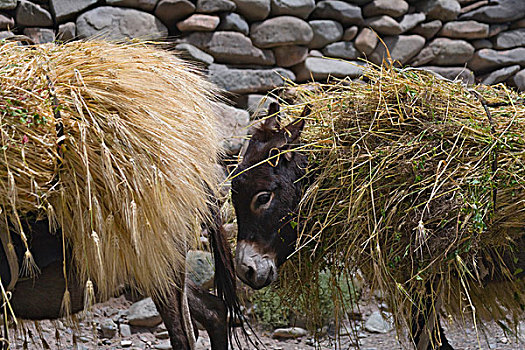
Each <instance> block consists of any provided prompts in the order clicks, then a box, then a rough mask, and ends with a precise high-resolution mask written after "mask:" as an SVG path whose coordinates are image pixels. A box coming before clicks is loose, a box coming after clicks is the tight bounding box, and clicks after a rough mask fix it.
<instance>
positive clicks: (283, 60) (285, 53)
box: [273, 45, 308, 68]
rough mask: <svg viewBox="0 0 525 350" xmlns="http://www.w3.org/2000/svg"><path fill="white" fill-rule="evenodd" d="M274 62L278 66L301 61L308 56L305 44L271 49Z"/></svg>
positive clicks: (288, 65) (292, 64)
mask: <svg viewBox="0 0 525 350" xmlns="http://www.w3.org/2000/svg"><path fill="white" fill-rule="evenodd" d="M273 53H274V55H275V63H276V64H277V65H278V66H280V67H285V68H287V67H291V66H295V65H296V64H298V63H301V62H302V61H304V60H305V59H306V56H308V48H307V47H305V46H296V45H287V46H279V47H276V48H274V49H273Z"/></svg>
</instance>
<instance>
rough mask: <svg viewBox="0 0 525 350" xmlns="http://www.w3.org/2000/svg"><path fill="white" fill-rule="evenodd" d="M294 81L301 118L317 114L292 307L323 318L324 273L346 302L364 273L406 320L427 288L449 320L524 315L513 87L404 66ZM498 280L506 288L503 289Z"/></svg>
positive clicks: (518, 134)
mask: <svg viewBox="0 0 525 350" xmlns="http://www.w3.org/2000/svg"><path fill="white" fill-rule="evenodd" d="M292 89H293V90H294V91H295V98H296V101H297V102H296V103H297V104H295V105H291V106H288V107H287V109H288V113H289V114H290V115H299V113H300V111H302V109H303V108H304V105H306V104H310V105H311V108H312V113H311V115H310V116H309V117H308V119H307V121H306V126H305V130H304V131H303V135H302V141H303V143H304V145H303V146H301V147H300V150H301V151H302V152H304V153H306V154H307V155H308V157H309V169H308V172H309V175H308V176H311V178H312V179H314V180H313V183H312V184H311V185H309V187H308V189H307V190H306V191H305V193H304V196H303V198H302V201H301V204H300V214H299V217H298V223H299V225H300V226H299V227H303V230H302V231H301V232H300V238H299V243H298V251H297V252H296V253H295V255H294V257H293V258H292V260H293V261H292V263H290V264H287V268H285V269H284V271H283V273H282V274H283V275H282V276H281V281H283V282H282V283H283V284H284V287H286V288H285V291H284V292H285V293H287V294H288V295H287V298H292V300H293V301H292V302H291V304H294V303H299V304H300V305H302V306H301V308H302V310H303V311H305V312H311V313H310V314H309V315H310V318H311V319H312V321H313V323H314V324H313V325H315V326H318V325H316V324H315V319H316V313H317V307H316V304H317V299H318V295H316V293H318V291H319V288H318V279H319V278H318V275H319V272H320V271H323V270H331V271H332V272H333V273H332V276H333V281H332V285H333V286H335V287H334V289H333V297H334V299H336V300H337V301H338V303H339V305H340V306H341V310H342V309H343V308H344V306H345V305H343V304H344V303H343V302H342V300H341V299H342V298H341V297H340V296H341V292H340V289H339V288H337V287H336V286H338V285H340V284H341V283H344V281H341V279H343V280H344V279H345V278H344V275H345V274H346V276H349V275H350V274H351V273H352V272H354V271H355V269H356V268H359V269H361V270H362V271H363V273H364V275H365V276H366V279H367V280H368V282H369V283H371V286H372V288H374V289H380V290H382V291H383V292H385V295H386V298H387V300H388V302H389V305H390V307H391V308H392V312H393V314H394V316H395V321H396V324H397V326H398V327H401V326H402V327H407V326H409V325H410V320H411V310H412V307H421V305H423V302H424V299H425V297H427V296H430V297H431V299H432V301H433V306H434V307H435V308H437V309H438V310H439V309H440V305H442V306H443V307H444V308H445V309H446V310H447V311H448V312H449V313H450V314H451V315H464V314H468V313H471V312H473V313H474V317H475V319H477V318H478V317H494V318H497V319H502V318H506V317H508V318H511V320H514V321H515V320H516V317H517V316H518V314H519V313H520V311H521V310H522V308H523V306H524V305H525V299H524V294H525V289H524V288H523V284H522V282H521V281H520V280H519V279H517V278H516V277H515V276H517V275H522V272H523V271H520V270H519V269H517V268H516V267H515V263H516V262H517V261H515V260H513V257H514V254H515V253H517V249H518V247H517V244H518V241H519V240H520V239H521V238H522V237H523V236H525V104H524V102H523V99H522V98H520V96H519V95H518V94H516V93H515V92H512V91H510V90H509V89H507V88H506V87H505V86H502V85H500V86H496V87H489V86H481V85H480V86H476V87H474V88H473V90H469V89H468V88H467V87H465V86H463V85H461V84H460V83H457V82H450V81H447V80H444V79H442V78H441V79H440V78H439V77H437V76H435V75H433V74H431V73H430V72H425V71H416V70H397V69H394V68H372V69H370V70H369V71H368V72H367V73H366V76H365V79H364V80H363V81H360V82H351V81H341V82H338V83H333V84H324V85H323V84H318V85H313V86H312V85H309V86H295V87H292ZM482 100H483V101H485V102H486V104H487V105H488V109H489V112H490V118H491V120H489V116H488V115H487V113H486V111H485V109H484V107H483V105H482V103H481V101H482ZM490 106H493V107H490ZM522 243H523V242H522ZM490 279H499V280H501V281H506V283H507V285H505V286H502V285H501V284H499V285H495V288H492V289H491V286H490V283H487V280H490ZM298 284H299V285H301V286H302V288H301V292H300V293H298V291H297V288H298V287H297V286H298ZM428 289H430V290H431V291H430V292H428ZM346 307H349V305H346ZM398 329H400V328H398Z"/></svg>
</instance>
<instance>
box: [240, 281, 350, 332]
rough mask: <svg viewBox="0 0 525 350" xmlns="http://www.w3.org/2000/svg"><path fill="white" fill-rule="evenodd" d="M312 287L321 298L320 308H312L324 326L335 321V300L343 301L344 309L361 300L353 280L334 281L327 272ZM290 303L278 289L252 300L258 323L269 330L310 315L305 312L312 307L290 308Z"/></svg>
mask: <svg viewBox="0 0 525 350" xmlns="http://www.w3.org/2000/svg"><path fill="white" fill-rule="evenodd" d="M334 284H335V285H334ZM313 288H316V289H317V293H318V298H315V303H316V304H317V305H310V306H311V307H313V308H316V309H318V310H319V319H320V320H321V322H322V324H323V325H326V324H328V323H329V322H330V321H331V320H333V319H334V315H335V311H336V310H335V304H334V299H335V300H343V301H344V304H345V305H344V307H345V308H348V307H349V306H351V305H352V303H354V302H355V301H356V300H357V297H358V295H357V294H358V293H357V292H356V291H357V288H356V287H355V285H354V283H353V281H352V279H351V278H346V276H344V277H341V278H339V279H338V280H334V279H333V278H332V275H331V274H330V272H328V271H324V272H321V273H320V274H319V278H318V280H317V281H316V283H315V285H312V289H313ZM336 295H337V296H336ZM356 296H357V297H356ZM288 300H289V298H287V297H283V296H282V291H281V290H280V289H279V286H272V287H269V288H265V289H262V290H259V291H256V292H254V293H253V294H252V296H251V298H250V301H251V303H252V304H253V307H254V315H255V318H256V320H257V322H258V323H259V324H260V325H261V326H263V327H264V328H267V329H274V328H278V327H287V326H293V325H295V324H294V321H293V320H294V319H295V320H298V319H299V320H300V319H301V318H303V319H304V316H301V315H306V314H308V312H307V311H306V310H302V309H303V308H305V307H309V306H307V305H303V303H298V304H295V303H294V305H291V304H290V302H289V301H288Z"/></svg>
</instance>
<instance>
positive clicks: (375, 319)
mask: <svg viewBox="0 0 525 350" xmlns="http://www.w3.org/2000/svg"><path fill="white" fill-rule="evenodd" d="M391 318H392V316H391V315H388V316H387V320H385V319H384V318H383V315H382V314H381V312H379V311H374V312H372V314H371V315H370V316H369V317H368V319H367V320H366V322H365V329H366V330H367V331H369V332H371V333H389V332H391V331H392V330H393V329H394V325H393V322H392V320H391Z"/></svg>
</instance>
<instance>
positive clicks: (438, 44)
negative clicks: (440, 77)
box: [412, 38, 474, 66]
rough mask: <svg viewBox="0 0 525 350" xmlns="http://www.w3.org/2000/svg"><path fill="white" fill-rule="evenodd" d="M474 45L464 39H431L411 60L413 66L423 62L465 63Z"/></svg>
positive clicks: (433, 63) (441, 64)
mask: <svg viewBox="0 0 525 350" xmlns="http://www.w3.org/2000/svg"><path fill="white" fill-rule="evenodd" d="M473 53H474V47H473V46H472V45H470V44H469V43H468V42H466V41H464V40H453V39H447V38H437V39H434V40H432V42H430V44H428V45H427V46H426V47H425V48H424V49H423V50H421V52H420V53H419V55H417V57H416V58H414V60H413V61H412V64H413V65H415V66H421V65H424V64H431V65H438V66H453V65H462V64H464V63H466V62H467V61H468V60H469V59H470V58H471V57H472V54H473Z"/></svg>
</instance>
